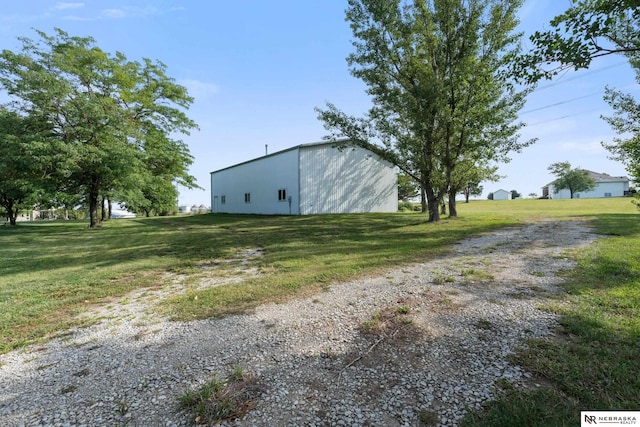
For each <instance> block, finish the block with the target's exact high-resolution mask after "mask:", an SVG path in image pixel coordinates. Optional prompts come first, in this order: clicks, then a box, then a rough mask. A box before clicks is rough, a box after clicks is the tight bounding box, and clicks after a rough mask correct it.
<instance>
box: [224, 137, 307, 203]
mask: <svg viewBox="0 0 640 427" xmlns="http://www.w3.org/2000/svg"><path fill="white" fill-rule="evenodd" d="M280 189H285V190H286V193H287V196H288V197H291V205H289V202H288V201H287V200H284V201H279V200H278V190H280ZM245 193H249V194H250V195H251V202H250V203H246V202H245ZM211 194H212V196H211V207H212V210H213V212H221V213H257V214H266V215H288V214H293V215H296V214H298V213H299V212H298V209H297V208H298V194H299V191H298V150H295V149H294V150H288V151H284V152H281V153H278V154H274V155H271V156H265V157H264V158H259V159H256V160H253V161H250V162H247V163H243V164H240V165H237V166H233V167H230V168H227V169H223V170H220V171H217V172H213V173H212V174H211ZM222 196H224V198H225V203H224V204H223V203H222ZM289 206H291V210H289Z"/></svg>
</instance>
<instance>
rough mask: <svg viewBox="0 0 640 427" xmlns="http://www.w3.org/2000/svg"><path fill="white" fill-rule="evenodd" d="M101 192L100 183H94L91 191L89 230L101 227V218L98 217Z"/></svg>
mask: <svg viewBox="0 0 640 427" xmlns="http://www.w3.org/2000/svg"><path fill="white" fill-rule="evenodd" d="M99 192H100V183H99V181H97V180H96V181H94V182H93V183H92V184H91V187H90V189H89V228H98V227H100V218H99V217H98V195H99Z"/></svg>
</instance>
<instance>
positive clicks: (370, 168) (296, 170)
mask: <svg viewBox="0 0 640 427" xmlns="http://www.w3.org/2000/svg"><path fill="white" fill-rule="evenodd" d="M397 210H398V178H397V171H396V168H395V167H394V166H393V165H392V164H391V163H389V162H387V161H385V160H382V159H381V158H380V157H378V156H377V155H376V154H374V153H372V152H371V151H369V150H366V149H364V148H360V147H346V148H343V149H339V148H337V147H336V144H335V143H331V142H319V143H313V144H302V145H298V146H296V147H292V148H289V149H286V150H282V151H278V152H276V153H273V154H269V155H265V156H263V157H259V158H256V159H253V160H249V161H246V162H243V163H240V164H237V165H234V166H230V167H227V168H224V169H220V170H217V171H214V172H211V211H212V212H214V213H246V214H265V215H310V214H328V213H358V212H397Z"/></svg>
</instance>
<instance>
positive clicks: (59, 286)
mask: <svg viewBox="0 0 640 427" xmlns="http://www.w3.org/2000/svg"><path fill="white" fill-rule="evenodd" d="M517 221H518V220H517V219H513V218H508V217H501V216H483V215H473V216H471V215H470V216H468V217H464V218H461V219H459V220H452V221H449V220H445V221H442V222H441V223H439V224H429V223H427V222H426V217H425V216H424V215H420V214H413V213H410V214H370V215H322V216H294V217H286V216H277V217H268V216H251V215H210V214H209V215H197V216H186V217H166V218H149V219H146V218H144V219H130V220H111V221H108V222H106V223H104V225H103V227H102V228H101V229H98V230H89V229H87V224H86V223H85V222H44V221H42V222H33V223H21V224H20V225H18V226H17V227H9V226H4V227H0V271H1V274H0V353H2V352H6V351H8V350H10V349H13V348H16V347H20V346H22V345H25V344H27V343H31V342H34V341H37V340H40V339H43V338H46V337H49V336H52V335H54V334H56V333H57V332H60V331H63V330H65V329H67V328H69V327H70V326H73V325H78V324H79V322H80V321H79V320H78V318H77V315H78V314H79V313H81V312H83V311H86V310H87V308H88V307H89V306H91V305H92V304H97V303H104V301H105V299H107V298H109V297H119V296H122V295H125V294H126V293H127V292H129V291H131V290H134V289H138V288H145V287H162V286H164V285H167V284H168V283H169V282H170V280H171V278H170V275H169V274H168V273H184V274H192V273H196V274H198V273H199V274H202V271H201V270H199V268H198V265H199V264H201V263H204V264H211V261H212V260H224V259H232V258H236V257H237V256H238V253H239V252H241V251H242V250H245V249H251V248H258V247H259V248H262V249H263V253H264V255H263V257H261V259H259V260H258V268H259V269H260V271H261V273H262V274H261V275H260V277H259V278H254V279H250V280H247V281H245V282H243V283H241V284H234V285H227V286H219V287H216V288H212V289H209V290H203V291H198V292H195V291H194V292H189V293H188V294H187V295H186V296H184V297H178V298H175V299H173V300H171V301H170V303H169V304H168V305H167V306H166V307H165V308H166V310H167V311H168V312H169V313H170V314H171V315H172V316H173V317H174V318H175V319H181V320H190V319H199V318H205V317H210V316H221V315H224V314H228V313H239V312H244V311H247V310H251V309H252V308H254V307H255V306H256V305H258V304H260V303H264V302H268V301H282V300H285V299H287V298H292V297H296V296H302V295H308V294H311V293H313V292H318V291H321V290H322V288H323V287H326V286H327V285H328V284H329V283H332V282H334V281H339V280H345V279H347V278H350V277H353V276H355V275H358V274H363V273H367V272H372V271H374V270H376V269H380V268H387V267H392V266H396V265H401V264H403V263H407V262H411V261H414V260H417V259H423V258H424V257H431V256H436V255H437V254H439V253H442V252H443V251H446V249H447V247H448V246H449V245H450V244H451V243H453V242H454V241H456V240H458V239H460V238H463V237H465V236H469V235H473V234H477V233H481V232H485V231H488V230H491V229H494V228H497V227H502V226H506V225H510V224H513V223H515V222H517ZM91 320H92V319H85V320H84V321H85V322H90V321H91Z"/></svg>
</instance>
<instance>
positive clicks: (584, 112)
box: [527, 108, 600, 127]
mask: <svg viewBox="0 0 640 427" xmlns="http://www.w3.org/2000/svg"><path fill="white" fill-rule="evenodd" d="M594 111H600V108H593V109H591V110H586V111H581V112H579V113H574V114H566V115H564V116H559V117H554V118H552V119H547V120H542V121H540V122H535V123H527V127H531V126H538V125H541V124H544V123H549V122H555V121H557V120H562V119H567V118H569V117H575V116H581V115H583V114H587V113H593V112H594Z"/></svg>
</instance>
